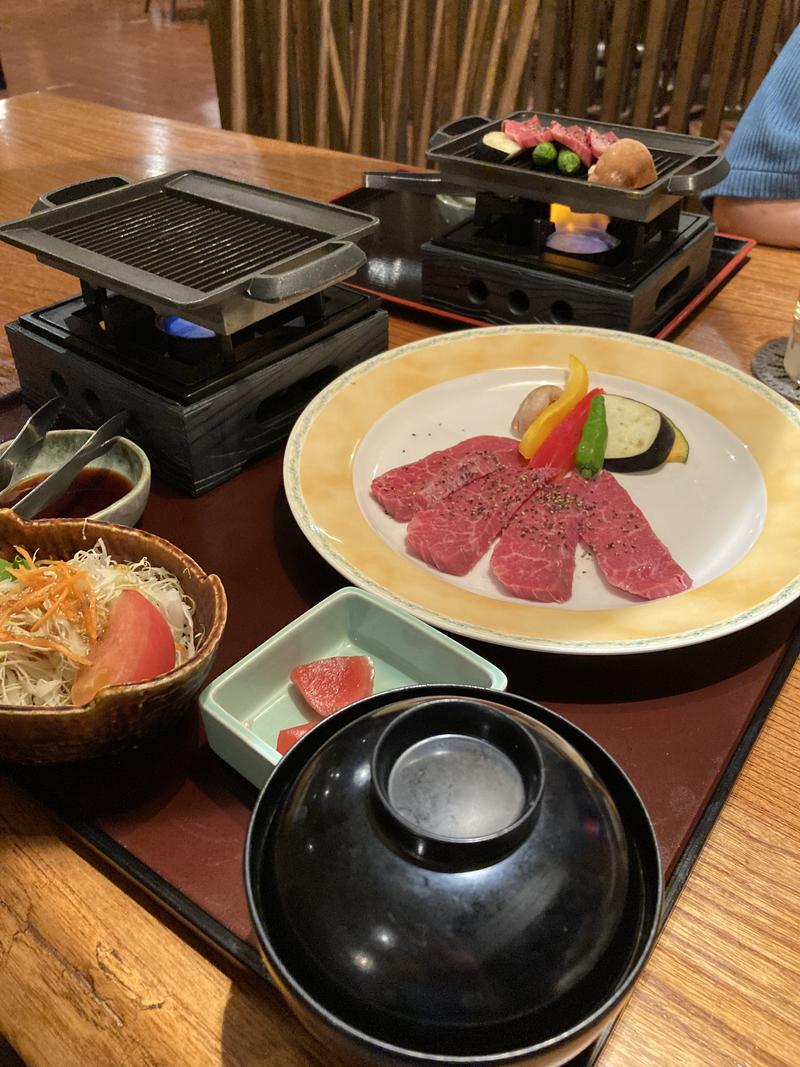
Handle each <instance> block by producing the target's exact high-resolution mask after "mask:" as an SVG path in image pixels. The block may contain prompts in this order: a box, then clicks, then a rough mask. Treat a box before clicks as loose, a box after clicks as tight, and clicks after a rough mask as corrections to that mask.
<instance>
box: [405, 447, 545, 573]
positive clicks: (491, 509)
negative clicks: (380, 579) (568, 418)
mask: <svg viewBox="0 0 800 1067" xmlns="http://www.w3.org/2000/svg"><path fill="white" fill-rule="evenodd" d="M549 477H550V471H549V470H546V469H538V470H534V469H532V468H530V467H528V468H526V469H524V470H519V469H515V468H513V467H506V468H505V469H500V470H497V471H495V472H493V473H492V474H487V475H485V476H484V477H483V478H478V479H477V480H476V481H474V482H471V483H470V484H469V485H467V486H464V488H463V489H458V490H456V492H454V493H452V494H451V495H450V496H448V497H447V498H446V499H445V500H443V501H442V502H441V503H440V504H438V505H437V506H436V507H435V508H430V509H428V510H427V511H420V512H417V514H416V515H415V516H414V518H413V519H412V520H411V522H410V523H409V525H408V546H409V549H410V550H411V551H412V552H413V553H414V554H416V555H417V556H419V557H420V559H423V560H424V561H425V562H426V563H429V564H430V565H431V566H432V567H435V568H436V569H437V570H440V571H444V572H445V573H446V574H457V575H463V574H467V573H468V572H469V571H470V570H472V568H473V567H474V566H475V564H476V563H477V562H478V560H479V559H480V558H481V556H482V555H483V554H484V553H485V552H486V550H487V549H488V548H489V545H490V544H491V543H492V541H494V539H495V538H496V537H497V535H498V534H499V533H500V531H501V530H502V529H503V528H504V527H505V526H506V525H507V524H508V522H509V521H510V519H511V517H512V516H513V514H514V512H515V511H516V510H517V508H519V507H521V506H522V505H523V504H524V503H525V501H526V500H527V499H528V498H529V497H530V496H532V495H533V493H535V492H536V491H537V490H538V489H539V488H541V486H542V485H544V484H545V483H546V481H547V480H548V479H549Z"/></svg>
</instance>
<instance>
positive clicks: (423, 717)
mask: <svg viewBox="0 0 800 1067" xmlns="http://www.w3.org/2000/svg"><path fill="white" fill-rule="evenodd" d="M245 880H246V888H247V895H248V902H249V906H250V911H251V915H252V918H253V923H254V925H255V929H256V932H257V935H258V939H259V942H260V945H261V948H262V954H263V956H264V959H265V962H266V964H267V967H268V969H269V971H270V974H271V975H272V977H273V978H274V980H275V981H276V983H277V984H278V986H279V987H280V989H281V990H282V991H283V993H284V995H285V996H286V998H287V999H288V1001H289V1002H290V1004H291V1005H292V1007H293V1008H294V1010H295V1011H296V1013H297V1014H298V1015H299V1017H300V1018H301V1020H302V1021H303V1022H304V1023H305V1024H306V1025H307V1026H308V1027H309V1029H311V1030H312V1031H313V1032H314V1033H316V1034H317V1035H318V1036H319V1037H320V1038H321V1039H322V1040H323V1041H324V1042H326V1043H327V1044H328V1045H332V1046H334V1047H336V1048H337V1049H338V1050H339V1051H340V1052H343V1053H344V1054H345V1055H349V1056H351V1057H353V1056H355V1057H356V1058H357V1059H358V1060H360V1061H361V1062H364V1063H375V1064H432V1063H439V1064H443V1063H446V1064H474V1065H477V1064H479V1063H480V1064H486V1063H497V1064H511V1063H514V1064H533V1063H536V1064H560V1063H564V1062H565V1061H566V1060H568V1059H569V1058H571V1057H572V1056H574V1055H576V1054H577V1053H578V1052H579V1051H580V1050H581V1049H583V1048H585V1047H586V1046H588V1045H589V1044H590V1043H591V1042H592V1041H593V1040H594V1039H595V1038H596V1037H597V1036H598V1035H599V1034H600V1033H601V1031H602V1030H603V1029H604V1028H605V1027H606V1026H607V1025H608V1024H609V1023H610V1022H611V1021H612V1020H613V1019H614V1018H615V1016H616V1015H617V1014H618V1013H619V1011H620V1010H621V1008H622V1005H623V1004H624V1002H625V999H626V997H627V995H628V993H629V992H630V989H631V986H632V983H633V981H634V979H635V977H636V975H637V974H638V972H639V971H640V970H641V968H642V966H643V964H644V962H645V960H646V958H647V956H648V954H649V952H650V949H651V947H652V945H653V941H654V939H655V934H656V930H657V928H658V923H659V918H660V914H661V899H662V883H661V869H660V863H659V857H658V849H657V846H656V841H655V836H654V833H653V828H652V826H651V824H650V820H649V818H648V816H647V812H646V811H645V809H644V806H643V805H642V802H641V800H640V799H639V796H638V795H637V793H636V791H635V790H634V788H633V786H632V785H631V783H630V781H629V780H628V779H627V777H626V776H625V775H624V773H623V772H622V771H621V770H620V768H619V767H618V766H617V765H616V763H614V761H613V760H612V759H611V758H610V757H609V756H608V755H607V754H606V753H605V751H604V750H603V749H602V748H600V746H599V745H597V744H596V742H594V741H593V740H592V739H591V738H590V737H588V736H587V735H586V734H585V733H583V732H582V731H580V730H578V729H577V728H576V727H574V726H572V725H571V724H570V723H568V722H567V721H566V720H564V719H562V718H561V717H560V716H558V715H556V714H554V713H553V712H551V711H548V710H547V709H546V708H543V707H540V706H539V705H538V704H534V703H532V702H531V701H529V700H525V699H523V698H521V697H516V696H511V695H509V694H505V693H497V692H494V691H490V690H481V689H474V688H470V687H466V686H452V685H436V686H420V687H414V688H410V689H403V690H394V691H393V692H389V693H381V694H378V695H376V696H373V697H369V698H368V699H366V700H362V701H361V702H359V703H358V704H353V705H351V706H350V707H349V708H346V709H344V710H343V711H340V712H338V713H337V714H336V715H334V716H331V717H330V718H328V719H326V720H324V721H323V722H322V723H320V724H319V725H318V726H317V727H315V729H314V730H312V731H311V732H310V733H309V734H307V735H306V736H305V737H304V738H302V739H301V740H300V741H299V742H298V743H297V744H296V745H295V747H294V748H293V749H292V750H291V751H290V752H289V754H288V755H287V756H285V757H284V758H283V759H282V760H281V762H280V764H279V765H278V767H277V768H276V770H275V771H274V773H273V775H272V777H271V778H270V780H269V782H268V783H267V785H266V787H265V788H264V790H263V792H262V793H261V796H260V797H259V799H258V802H257V804H256V808H255V811H254V812H253V817H252V821H251V824H250V829H249V833H248V838H247V845H246V851H245Z"/></svg>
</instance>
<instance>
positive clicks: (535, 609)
mask: <svg viewBox="0 0 800 1067" xmlns="http://www.w3.org/2000/svg"><path fill="white" fill-rule="evenodd" d="M570 352H574V354H575V355H577V356H579V358H581V359H582V360H583V361H584V362H585V363H586V364H587V366H588V367H589V371H590V379H591V383H592V385H599V386H602V387H603V388H605V389H606V390H607V391H609V392H612V391H613V392H618V393H622V394H624V395H626V396H631V397H634V398H636V399H640V400H643V401H645V402H647V403H650V404H652V405H653V406H654V407H657V408H659V409H660V410H661V411H663V412H664V413H665V414H666V415H668V416H669V417H670V418H672V419H673V420H674V421H675V422H676V423H677V424H678V425H679V426H680V427H681V428H682V429H683V431H684V433H685V434H686V436H687V438H688V440H689V444H690V455H689V461H688V463H686V464H685V465H683V464H668V465H666V466H664V467H662V468H661V469H659V470H658V471H654V472H648V473H643V474H636V475H621V476H619V480H620V481H621V482H622V484H623V485H625V487H626V489H627V490H628V492H629V493H630V494H631V496H632V497H633V499H634V500H635V502H636V503H637V504H638V505H639V506H640V507H641V508H642V510H643V512H644V513H645V515H646V516H647V518H648V519H649V521H650V523H651V525H652V526H653V528H654V530H655V531H656V533H657V534H658V535H659V537H661V539H662V540H663V541H664V543H665V544H666V545H667V547H668V548H669V549H670V551H671V552H672V554H673V556H674V557H675V559H676V560H677V561H678V562H679V563H680V564H681V565H682V566H683V567H684V568H685V569H686V570H687V571H688V572H689V574H690V575H691V576H692V579H693V583H694V585H693V588H692V589H691V590H689V591H687V592H686V593H682V594H680V595H679V596H675V597H669V598H667V599H665V600H659V601H650V602H643V601H641V600H639V599H637V598H633V597H630V596H628V595H626V594H624V593H621V592H619V591H617V590H614V589H612V588H610V587H609V586H608V585H606V584H605V582H604V581H603V579H602V578H601V576H600V575H599V572H598V571H597V568H596V566H595V564H594V561H593V560H592V559H591V557H590V556H589V555H588V554H587V553H583V552H581V551H580V550H579V552H580V554H579V559H578V568H577V571H576V579H575V586H574V592H573V596H572V599H571V600H570V601H569V602H568V603H567V604H566V605H550V604H547V605H544V604H535V603H531V602H529V601H522V600H519V599H517V598H515V597H511V596H509V595H507V594H506V593H504V592H503V591H502V590H501V589H500V588H499V586H498V585H497V583H496V582H495V581H494V580H493V579H492V577H491V575H490V573H489V568H488V554H487V556H486V557H485V558H484V559H483V560H482V561H481V562H480V563H479V564H478V565H477V566H476V567H475V568H474V570H473V571H472V572H470V574H469V575H467V576H466V577H464V578H454V577H452V576H449V575H443V574H440V573H438V572H436V571H434V570H432V569H431V568H429V567H427V566H426V565H425V564H424V563H422V562H421V561H419V560H417V559H416V558H414V557H412V556H411V555H410V554H409V553H408V552H407V551H406V548H405V526H404V525H403V524H400V523H396V522H395V521H394V520H393V519H391V518H389V517H388V516H387V515H385V514H384V512H383V511H382V509H381V508H380V506H379V505H378V504H377V503H376V502H375V501H374V500H373V499H372V498H371V496H370V493H369V485H370V482H371V481H372V478H373V477H374V476H375V475H376V474H378V473H381V472H383V471H385V470H387V469H389V468H390V467H394V466H397V465H398V464H401V463H407V462H411V461H413V460H415V459H418V458H420V457H421V456H424V455H427V454H428V453H429V452H431V451H434V450H436V449H438V448H442V447H447V446H448V445H450V444H454V443H455V442H456V441H458V440H461V439H463V438H464V437H468V436H473V435H475V434H480V433H494V434H507V433H508V427H509V423H510V420H511V417H512V416H513V414H514V411H515V410H516V407H517V405H518V403H519V401H520V400H521V398H522V397H523V396H524V395H525V393H526V392H527V391H528V390H529V389H530V388H532V387H533V386H534V385H536V384H541V383H555V384H558V383H563V381H564V378H565V374H566V371H565V367H566V362H567V356H568V354H569V353H570ZM798 449H800V414H798V412H797V411H796V410H795V409H794V408H793V407H792V406H791V405H790V404H788V403H787V402H786V401H783V400H781V398H780V397H778V396H777V395H776V394H774V393H772V392H771V391H770V390H768V389H766V388H765V387H764V386H762V385H760V384H759V383H758V382H756V381H755V380H754V379H751V378H748V377H747V376H746V375H743V374H741V373H740V372H739V371H736V370H733V369H732V368H730V367H728V366H726V365H725V364H721V363H718V362H717V361H715V360H712V359H709V358H708V357H705V356H701V355H699V354H697V353H694V352H690V351H689V350H687V349H681V348H678V347H677V346H675V345H671V344H668V343H667V342H662V341H655V340H651V339H649V338H640V337H634V336H632V335H630V334H622V333H616V332H614V331H608V330H594V329H589V328H585V329H580V328H574V327H549V326H548V327H537V326H530V327H528V326H518V327H497V328H488V329H481V330H472V331H465V332H461V333H454V334H448V335H445V336H442V337H437V338H434V339H431V340H427V341H421V342H417V343H415V344H412V345H407V346H405V347H404V348H401V349H395V350H394V351H392V352H388V353H385V354H384V355H381V356H376V357H375V358H374V359H372V360H369V361H367V362H366V363H364V364H361V365H360V366H359V367H357V368H354V370H352V371H351V372H349V373H348V374H346V375H344V376H342V377H341V378H339V379H337V380H336V381H335V382H333V383H332V384H331V385H330V386H329V387H328V388H327V389H326V390H324V391H323V392H322V393H321V394H320V395H319V396H318V397H317V398H316V399H315V400H314V401H313V402H312V403H311V404H310V405H309V407H308V408H307V409H306V411H305V412H304V413H303V415H302V416H301V417H300V419H299V420H298V422H297V424H296V426H295V428H294V431H293V433H292V436H291V438H290V441H289V444H288V446H287V451H286V460H285V464H284V482H285V486H286V492H287V496H288V499H289V503H290V506H291V507H292V511H293V513H294V515H295V517H296V519H297V521H298V523H299V525H300V527H301V529H302V530H303V532H304V533H305V535H306V536H307V537H308V538H309V540H310V541H311V543H312V544H313V545H314V546H315V548H317V550H318V551H319V552H320V553H321V554H322V555H323V556H324V557H325V558H326V559H327V560H328V561H329V562H330V563H331V564H332V565H333V566H334V567H336V568H337V569H338V570H339V571H340V572H341V573H342V574H344V575H345V576H346V577H347V578H349V579H350V580H351V581H353V582H354V583H355V584H356V585H360V586H362V587H363V588H367V589H370V590H372V591H373V592H377V593H379V594H381V595H383V596H384V597H386V598H387V599H389V600H391V601H392V602H394V603H396V604H398V605H399V606H401V607H404V608H405V609H406V610H408V611H411V612H412V613H413V614H415V615H417V616H418V617H420V618H423V619H425V620H426V621H428V622H432V623H434V624H435V625H438V626H441V627H442V628H443V629H447V630H451V631H453V632H456V633H459V634H463V635H465V636H469V637H474V638H477V639H480V640H484V641H490V642H495V643H498V644H506V645H514V646H518V647H522V648H531V649H541V650H547V651H555V652H580V653H591V654H607V653H622V652H642V651H651V650H652V651H655V650H657V649H664V648H674V647H679V646H681V645H686V644H693V643H697V642H699V641H705V640H709V639H711V638H713V637H718V636H721V635H723V634H725V633H729V632H732V631H734V630H737V629H740V628H742V627H743V626H747V625H750V624H751V623H753V622H755V621H757V620H758V619H760V618H763V617H764V616H766V615H768V614H771V613H772V612H774V611H777V610H778V609H779V608H780V607H782V606H783V605H784V604H786V603H788V602H789V601H790V600H792V599H794V598H795V597H796V596H797V595H798V593H800V580H798V575H799V574H800V567H798V561H797V558H796V557H797V552H796V548H795V546H796V537H795V529H796V525H797V519H798V517H800V474H798V473H797V469H796V468H797V467H798V465H797V464H795V463H794V462H792V459H791V457H792V456H793V455H796V454H797V452H798Z"/></svg>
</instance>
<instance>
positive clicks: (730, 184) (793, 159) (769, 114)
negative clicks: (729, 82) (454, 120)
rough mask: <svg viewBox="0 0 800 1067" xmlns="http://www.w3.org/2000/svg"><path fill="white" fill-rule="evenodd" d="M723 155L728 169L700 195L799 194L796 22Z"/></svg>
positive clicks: (799, 33)
mask: <svg viewBox="0 0 800 1067" xmlns="http://www.w3.org/2000/svg"><path fill="white" fill-rule="evenodd" d="M725 157H726V159H727V160H728V162H729V163H730V167H731V169H730V172H729V173H728V175H727V177H725V178H723V180H722V181H721V182H720V183H719V184H718V185H715V186H714V187H713V189H709V190H708V191H707V192H705V193H704V194H703V199H704V200H707V199H709V198H711V197H714V196H740V197H748V198H749V197H756V198H761V199H765V200H797V199H800V26H798V27H797V28H796V29H795V31H794V33H793V34H792V36H791V37H790V38H789V40H788V41H787V42H786V44H785V45H784V46H783V48H782V49H781V52H780V55H779V56H778V58H777V59H776V60H775V62H774V63H773V65H772V67H771V68H770V70H769V71H768V73H767V76H766V77H765V78H764V80H763V82H762V83H761V85H760V86H759V87H758V90H757V92H756V94H755V96H754V97H753V99H752V100H751V101H750V103H749V104H748V106H747V108H746V110H745V112H744V114H743V115H742V117H741V119H740V121H739V123H738V125H737V127H736V129H735V130H734V132H733V136H732V137H731V140H730V143H729V145H728V148H727V149H726V151H725ZM707 206H708V205H707Z"/></svg>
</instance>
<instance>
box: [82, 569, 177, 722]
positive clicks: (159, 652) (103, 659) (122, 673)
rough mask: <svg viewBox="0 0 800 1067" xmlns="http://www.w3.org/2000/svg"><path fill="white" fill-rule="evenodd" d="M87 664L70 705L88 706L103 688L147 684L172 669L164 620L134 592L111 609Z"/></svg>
mask: <svg viewBox="0 0 800 1067" xmlns="http://www.w3.org/2000/svg"><path fill="white" fill-rule="evenodd" d="M88 659H89V662H88V664H87V665H86V666H85V667H82V668H81V672H80V674H79V675H78V677H77V678H76V679H75V683H74V685H73V686H72V703H73V704H76V705H81V704H88V703H89V701H90V700H91V699H92V698H93V697H94V695H95V694H96V693H97V691H98V690H100V689H102V688H103V687H104V686H107V685H124V684H125V683H126V682H147V681H149V680H150V679H151V678H155V677H156V676H157V675H159V674H165V673H166V672H167V671H171V670H172V668H173V667H174V666H175V642H174V640H173V638H172V631H171V630H170V628H169V626H168V624H167V620H166V619H165V618H164V616H163V615H162V614H161V612H160V611H159V610H158V608H157V607H155V606H154V605H153V604H151V603H150V601H149V600H148V599H147V597H144V596H142V594H141V593H138V592H137V591H136V590H135V589H125V590H123V592H122V593H120V595H119V596H118V597H117V599H116V600H115V601H114V603H113V604H112V605H111V610H110V611H109V613H108V622H107V623H106V628H105V631H104V632H103V635H102V636H101V637H100V638H99V640H98V641H97V642H96V643H95V644H94V645H93V646H92V648H91V649H90V650H89V656H88Z"/></svg>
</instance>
